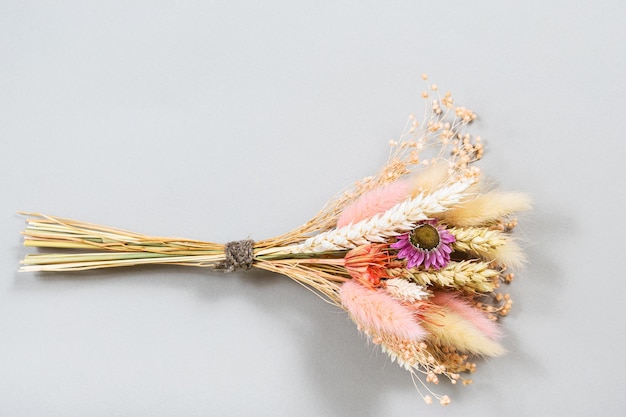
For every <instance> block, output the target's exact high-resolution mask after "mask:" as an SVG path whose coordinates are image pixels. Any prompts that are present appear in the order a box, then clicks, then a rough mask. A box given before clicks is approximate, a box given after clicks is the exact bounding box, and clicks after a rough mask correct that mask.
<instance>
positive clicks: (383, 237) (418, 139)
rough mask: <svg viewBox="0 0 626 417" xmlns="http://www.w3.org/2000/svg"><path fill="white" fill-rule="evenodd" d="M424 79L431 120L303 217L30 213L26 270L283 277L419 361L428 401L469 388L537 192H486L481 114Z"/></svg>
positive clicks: (417, 379) (417, 376) (414, 124)
mask: <svg viewBox="0 0 626 417" xmlns="http://www.w3.org/2000/svg"><path fill="white" fill-rule="evenodd" d="M423 78H424V81H425V82H426V84H427V86H428V88H427V90H426V91H424V93H423V94H422V97H423V98H424V99H425V100H426V107H425V112H424V117H423V118H422V119H421V120H418V119H417V118H416V117H415V116H411V117H409V119H408V122H407V125H406V127H405V130H404V132H403V133H402V134H401V136H400V138H399V140H392V141H390V143H389V144H390V152H389V158H388V160H387V163H386V164H385V165H384V166H383V167H382V169H380V170H379V171H378V172H377V173H376V174H375V175H373V176H370V177H366V178H363V179H362V180H360V181H357V182H356V183H355V184H354V185H353V186H351V187H349V188H348V189H347V190H346V191H344V192H343V193H341V194H339V195H338V196H337V197H335V198H333V199H331V200H330V201H329V202H328V203H327V204H326V205H325V206H323V207H322V209H321V210H320V211H319V212H318V213H317V214H316V215H314V216H313V217H312V218H311V219H310V220H309V221H307V222H306V223H304V224H303V225H302V226H300V227H297V228H295V229H293V230H291V231H288V232H286V233H284V234H282V235H280V236H277V237H273V238H268V239H264V240H259V241H256V242H253V241H251V240H241V241H234V242H228V243H226V244H222V243H215V242H205V241H199V240H193V239H186V238H172V237H158V236H150V235H146V234H142V233H136V232H130V231H126V230H120V229H116V228H112V227H106V226H100V225H97V224H92V223H86V222H82V221H77V220H72V219H65V218H61V217H53V216H48V215H43V214H38V213H24V214H25V216H26V228H25V230H24V232H23V235H24V245H25V246H28V247H35V248H47V251H46V252H45V253H44V252H42V253H35V254H28V255H26V256H25V257H24V259H23V260H22V262H21V264H22V265H21V268H20V271H23V272H67V271H83V270H90V269H98V268H116V267H127V266H134V265H151V264H168V265H181V266H197V267H208V268H213V269H218V270H222V271H225V272H230V271H234V270H238V269H240V270H247V269H250V268H257V269H262V270H265V271H270V272H274V273H278V274H282V275H285V276H287V277H288V278H290V279H293V280H294V281H296V282H298V283H299V284H301V285H303V286H304V287H306V288H307V289H310V290H311V291H313V292H314V293H316V294H317V295H319V296H320V297H322V298H323V299H324V300H326V301H328V302H329V303H331V304H332V305H334V306H338V307H340V308H342V309H343V310H345V311H347V312H348V313H349V316H350V317H351V319H352V320H353V321H354V322H355V324H356V325H357V327H358V328H359V329H360V330H361V331H363V333H364V334H365V335H366V336H367V338H368V339H369V340H370V341H371V342H372V343H374V344H376V345H379V346H381V348H382V350H383V351H384V352H385V353H387V354H388V355H389V357H390V358H391V360H392V361H395V362H397V363H398V364H400V365H401V366H402V367H404V368H405V369H407V370H408V371H409V373H410V375H411V378H412V380H413V382H414V384H415V386H416V388H417V389H418V391H419V392H420V394H421V395H422V396H423V398H424V400H425V401H426V402H427V403H430V402H432V401H433V398H434V399H436V400H438V401H439V402H440V403H441V404H443V405H446V404H448V403H449V402H450V399H449V397H448V396H447V395H440V394H436V393H433V392H432V391H431V390H430V389H429V388H428V386H427V385H426V383H433V384H436V383H437V382H438V378H439V377H440V376H444V377H445V378H447V379H448V380H449V381H450V382H451V383H453V384H454V383H456V382H457V381H463V383H464V384H467V383H469V382H471V380H469V379H464V377H463V376H461V374H460V373H461V372H463V373H464V372H471V371H473V370H474V369H475V364H474V363H473V362H472V355H475V356H498V355H501V354H502V353H503V349H502V346H501V345H500V344H499V343H498V341H497V340H496V337H495V335H498V334H499V330H498V328H497V327H496V326H497V325H496V324H495V323H493V322H491V321H490V320H491V319H497V318H499V317H502V316H504V315H505V314H506V313H508V310H509V309H510V306H511V300H510V297H508V295H502V294H500V293H499V292H498V288H499V287H500V285H501V284H502V283H509V282H510V281H511V278H512V274H510V273H509V274H508V275H504V274H505V272H504V271H505V270H506V268H507V267H512V268H516V267H519V266H521V265H522V264H523V262H524V259H525V258H524V254H523V252H522V250H521V248H520V246H519V244H518V243H517V241H516V240H515V238H514V237H513V236H512V230H513V228H514V227H515V224H516V222H515V220H514V217H513V216H514V215H515V214H516V213H517V212H519V211H523V210H527V209H529V208H530V200H529V199H528V197H527V196H526V195H525V194H522V193H510V192H503V191H500V190H495V189H494V190H486V187H485V185H484V184H483V181H482V180H481V173H480V170H479V169H478V168H477V167H476V166H475V165H474V162H476V161H478V160H480V159H481V157H482V155H483V150H484V149H483V145H482V142H481V140H480V138H478V137H474V136H472V135H471V134H470V133H468V132H467V126H468V125H469V124H470V123H471V122H472V121H473V120H474V119H475V118H476V115H475V114H474V113H473V112H472V111H471V110H468V109H467V108H464V107H460V106H456V105H455V104H454V98H453V97H452V94H451V93H449V92H446V93H443V94H441V93H439V89H438V87H437V86H436V85H434V84H433V85H431V84H429V83H428V78H427V77H426V76H424V77H423ZM322 163H323V161H320V164H322ZM279 209H280V207H277V210H279ZM251 232H252V233H253V232H254V231H251ZM51 251H52V252H51ZM484 300H495V304H498V303H499V305H489V304H488V303H487V302H485V301H484ZM422 378H425V382H424V380H423V379H422ZM424 390H425V391H424Z"/></svg>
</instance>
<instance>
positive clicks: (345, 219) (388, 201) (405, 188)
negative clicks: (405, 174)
mask: <svg viewBox="0 0 626 417" xmlns="http://www.w3.org/2000/svg"><path fill="white" fill-rule="evenodd" d="M410 193H411V184H410V183H409V182H408V181H405V180H399V181H396V182H393V183H391V184H387V185H383V186H382V187H378V188H375V189H373V190H372V191H369V192H367V193H365V194H363V195H362V196H361V197H359V198H358V199H357V200H356V201H355V202H354V203H352V204H350V205H349V206H348V207H346V208H345V209H344V210H343V212H342V213H341V216H339V219H338V220H337V227H344V226H347V225H349V224H351V223H358V222H360V221H361V220H365V219H369V218H370V217H372V216H374V215H375V214H378V213H383V212H385V211H387V210H389V209H390V208H392V207H393V206H395V205H396V204H398V203H401V202H402V201H404V200H405V199H407V198H408V197H409V194H410Z"/></svg>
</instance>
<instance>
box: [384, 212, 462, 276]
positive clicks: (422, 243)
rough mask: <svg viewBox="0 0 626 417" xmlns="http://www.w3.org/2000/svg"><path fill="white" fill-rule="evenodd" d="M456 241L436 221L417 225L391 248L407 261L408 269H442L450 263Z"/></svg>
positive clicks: (399, 238) (400, 237)
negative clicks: (419, 267)
mask: <svg viewBox="0 0 626 417" xmlns="http://www.w3.org/2000/svg"><path fill="white" fill-rule="evenodd" d="M455 240H456V239H455V238H454V236H453V235H452V234H451V233H450V232H448V231H447V230H446V229H444V228H443V227H442V226H438V225H437V221H436V220H426V221H423V222H420V223H418V224H417V226H416V227H415V229H413V230H412V231H410V232H409V233H405V234H403V235H400V236H398V241H397V242H396V243H392V244H391V245H389V247H391V248H393V249H398V250H399V251H398V255H397V257H398V259H406V267H407V268H413V267H416V266H420V265H423V266H424V268H433V269H441V268H443V267H444V266H446V265H447V264H448V262H450V253H451V252H452V247H451V246H450V244H451V243H453V242H454V241H455Z"/></svg>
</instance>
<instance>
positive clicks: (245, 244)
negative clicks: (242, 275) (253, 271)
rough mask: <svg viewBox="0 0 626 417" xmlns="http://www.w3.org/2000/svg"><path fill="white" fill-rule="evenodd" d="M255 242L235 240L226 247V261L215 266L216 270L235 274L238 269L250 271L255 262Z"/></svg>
mask: <svg viewBox="0 0 626 417" xmlns="http://www.w3.org/2000/svg"><path fill="white" fill-rule="evenodd" d="M253 247H254V240H250V239H248V240H235V241H232V242H228V243H227V244H225V245H224V252H225V254H226V259H225V260H224V261H223V262H220V263H219V264H217V265H216V266H215V269H219V270H222V271H224V272H233V271H236V270H238V269H243V270H248V269H250V268H252V261H253V260H254V253H253V252H252V249H253Z"/></svg>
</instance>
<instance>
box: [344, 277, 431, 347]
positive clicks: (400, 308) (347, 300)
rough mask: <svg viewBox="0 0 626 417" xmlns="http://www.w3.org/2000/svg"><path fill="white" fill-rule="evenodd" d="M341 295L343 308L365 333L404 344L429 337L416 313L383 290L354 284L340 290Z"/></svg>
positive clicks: (350, 282)
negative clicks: (389, 337)
mask: <svg viewBox="0 0 626 417" xmlns="http://www.w3.org/2000/svg"><path fill="white" fill-rule="evenodd" d="M339 295H340V297H341V304H342V305H343V306H344V307H345V308H346V310H348V312H349V313H350V315H351V316H352V318H353V320H354V321H355V322H356V323H357V324H358V325H359V326H360V327H361V328H362V330H364V331H368V330H374V331H376V332H378V333H383V334H388V335H393V336H397V337H398V338H400V339H402V340H420V339H423V338H424V337H425V336H426V334H427V333H426V331H425V330H424V329H423V328H422V326H420V325H419V323H418V322H417V319H416V317H415V315H414V314H413V312H412V311H411V310H410V309H409V308H408V307H405V306H404V305H403V304H402V303H401V302H399V301H398V300H396V299H394V298H392V297H391V296H390V295H388V294H387V293H386V292H385V291H384V290H382V289H372V288H367V287H364V286H363V285H361V284H359V283H358V282H357V281H354V280H351V281H347V282H345V283H344V284H343V285H342V286H341V290H340V291H339Z"/></svg>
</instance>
